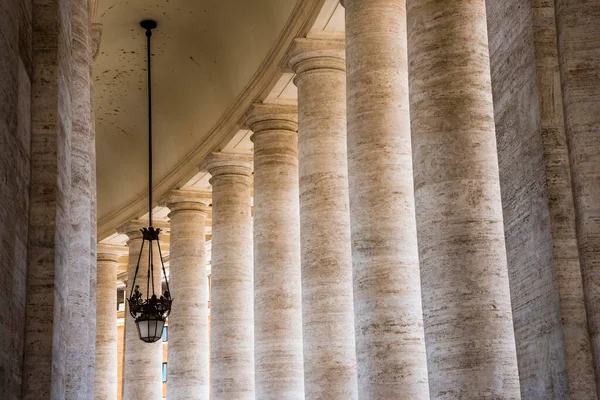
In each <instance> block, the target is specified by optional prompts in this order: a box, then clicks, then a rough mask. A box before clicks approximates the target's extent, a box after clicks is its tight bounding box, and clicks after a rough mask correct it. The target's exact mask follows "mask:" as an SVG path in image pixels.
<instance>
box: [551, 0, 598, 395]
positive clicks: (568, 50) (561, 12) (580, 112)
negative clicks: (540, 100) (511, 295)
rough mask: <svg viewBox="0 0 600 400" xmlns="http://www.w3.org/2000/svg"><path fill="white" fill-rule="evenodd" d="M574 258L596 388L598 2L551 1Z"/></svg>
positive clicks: (592, 0) (591, 0)
mask: <svg viewBox="0 0 600 400" xmlns="http://www.w3.org/2000/svg"><path fill="white" fill-rule="evenodd" d="M554 3H555V5H556V27H557V34H558V55H559V68H560V75H561V82H562V91H563V106H564V117H565V130H566V134H567V143H568V148H569V159H570V164H571V176H572V183H573V197H574V201H575V219H576V229H577V241H578V247H579V258H580V262H581V271H582V274H583V287H584V294H585V303H586V308H587V317H588V330H589V333H590V336H591V342H592V351H593V358H594V363H595V365H596V385H598V391H599V392H600V74H599V73H598V71H599V70H600V41H599V40H598V37H599V36H600V0H585V1H584V0H569V1H567V0H555V2H554Z"/></svg>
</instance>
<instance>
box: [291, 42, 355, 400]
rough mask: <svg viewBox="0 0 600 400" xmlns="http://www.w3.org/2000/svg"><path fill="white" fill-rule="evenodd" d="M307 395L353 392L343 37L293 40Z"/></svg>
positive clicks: (351, 395) (344, 397)
mask: <svg viewBox="0 0 600 400" xmlns="http://www.w3.org/2000/svg"><path fill="white" fill-rule="evenodd" d="M290 66H291V67H292V68H293V70H294V72H295V73H296V78H295V80H294V83H295V84H296V86H297V87H298V154H299V159H298V165H299V178H300V179H299V181H300V239H301V254H302V257H301V259H302V321H303V326H302V331H303V336H304V385H305V398H306V399H315V400H316V399H324V398H327V399H331V400H334V399H339V400H350V399H357V398H358V392H357V391H358V389H357V376H356V349H355V345H354V305H353V297H352V250H351V246H350V210H349V198H348V159H347V152H346V74H345V59H344V42H343V41H326V40H310V39H296V42H295V47H294V49H293V51H292V58H291V60H290Z"/></svg>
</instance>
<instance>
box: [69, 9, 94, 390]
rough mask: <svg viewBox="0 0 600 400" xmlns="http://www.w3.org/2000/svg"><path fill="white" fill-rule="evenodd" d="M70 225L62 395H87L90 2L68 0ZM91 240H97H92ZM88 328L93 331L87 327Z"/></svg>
mask: <svg viewBox="0 0 600 400" xmlns="http://www.w3.org/2000/svg"><path fill="white" fill-rule="evenodd" d="M70 4H71V34H72V52H71V55H72V57H73V62H72V69H71V87H70V92H71V102H72V110H73V114H72V119H73V127H72V131H71V157H72V159H71V194H70V196H69V201H70V207H71V214H70V217H71V229H70V239H69V248H70V249H69V253H70V254H69V255H70V265H71V266H70V270H69V279H68V281H69V284H68V288H69V290H68V292H69V294H68V300H67V301H68V304H69V313H68V317H67V330H66V339H67V357H66V372H67V377H66V385H65V390H66V391H65V398H66V400H75V399H87V398H89V396H90V395H91V393H92V391H93V386H94V373H93V368H94V354H95V351H94V342H92V339H93V336H95V335H91V334H92V333H93V331H94V330H95V323H96V321H95V315H94V313H93V312H92V313H90V311H91V310H94V311H95V303H92V302H90V292H91V291H92V289H93V290H95V288H92V287H91V286H90V279H91V276H90V271H91V267H92V264H94V265H95V260H94V261H93V262H92V260H91V258H90V253H91V240H90V237H91V231H92V221H91V216H92V213H91V211H92V210H91V209H92V176H91V175H92V164H91V163H92V160H91V156H92V155H91V150H92V148H91V143H92V134H93V131H92V128H93V124H92V92H91V86H90V83H91V76H90V68H91V64H92V53H91V49H90V47H91V38H90V15H89V2H88V1H87V0H83V1H82V0H71V2H70ZM94 242H95V240H94ZM90 331H91V332H90Z"/></svg>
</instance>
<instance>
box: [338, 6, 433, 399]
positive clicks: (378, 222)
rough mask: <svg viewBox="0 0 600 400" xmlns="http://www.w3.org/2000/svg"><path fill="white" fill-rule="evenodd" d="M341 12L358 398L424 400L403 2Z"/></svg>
mask: <svg viewBox="0 0 600 400" xmlns="http://www.w3.org/2000/svg"><path fill="white" fill-rule="evenodd" d="M345 7H346V76H347V85H348V86H347V102H348V170H349V183H350V217H351V225H352V262H353V272H354V317H355V326H356V354H357V362H358V390H359V398H361V399H382V400H383V399H392V398H394V399H427V398H429V390H428V385H427V361H426V355H425V342H424V337H423V317H422V310H421V284H420V277H419V257H418V247H417V231H416V226H415V225H416V222H415V208H414V195H413V179H412V175H413V174H412V160H411V142H410V119H409V106H408V74H407V61H406V19H405V2H404V0H367V1H364V0H346V1H345Z"/></svg>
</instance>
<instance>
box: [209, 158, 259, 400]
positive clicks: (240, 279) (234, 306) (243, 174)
mask: <svg viewBox="0 0 600 400" xmlns="http://www.w3.org/2000/svg"><path fill="white" fill-rule="evenodd" d="M206 170H208V172H210V174H211V175H212V178H211V180H210V183H211V185H212V201H213V203H212V204H213V205H212V239H211V256H212V262H211V311H210V329H211V334H210V338H211V342H210V343H211V352H210V355H211V396H212V400H254V280H253V261H252V215H251V206H252V199H251V194H250V185H251V183H252V156H240V155H226V154H223V153H216V154H213V155H212V159H211V160H210V162H209V164H208V165H207V167H206Z"/></svg>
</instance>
